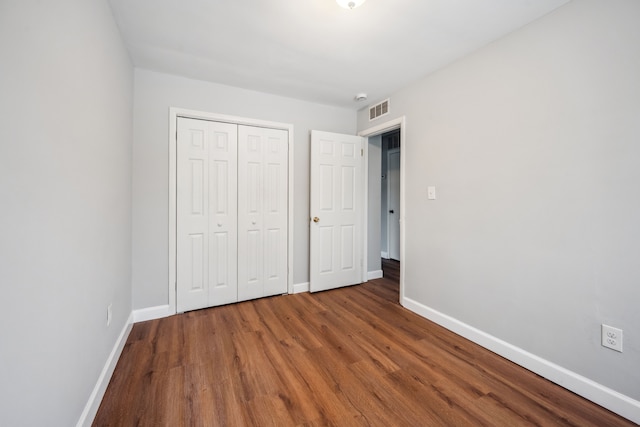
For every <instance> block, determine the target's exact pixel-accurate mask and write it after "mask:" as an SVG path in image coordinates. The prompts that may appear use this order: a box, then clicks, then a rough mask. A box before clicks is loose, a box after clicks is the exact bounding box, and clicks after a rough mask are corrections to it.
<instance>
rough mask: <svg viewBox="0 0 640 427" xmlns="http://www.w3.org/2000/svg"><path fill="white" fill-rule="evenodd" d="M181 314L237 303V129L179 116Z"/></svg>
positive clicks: (178, 284) (178, 297)
mask: <svg viewBox="0 0 640 427" xmlns="http://www.w3.org/2000/svg"><path fill="white" fill-rule="evenodd" d="M177 130H178V138H177V194H176V198H177V199H176V209H177V212H176V214H177V224H176V225H177V228H176V233H177V236H176V244H177V248H176V249H177V257H176V258H177V265H176V281H177V286H176V288H177V289H176V291H177V301H176V302H177V311H178V312H183V311H187V310H194V309H198V308H204V307H210V306H214V305H221V304H227V303H230V302H235V301H237V257H236V253H237V248H236V245H237V200H236V197H237V126H236V125H233V124H227V123H219V122H210V121H205V120H196V119H188V118H178V122H177Z"/></svg>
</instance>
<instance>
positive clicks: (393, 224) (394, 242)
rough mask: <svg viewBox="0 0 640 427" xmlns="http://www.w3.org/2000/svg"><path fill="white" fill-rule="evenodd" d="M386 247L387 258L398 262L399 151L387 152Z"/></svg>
mask: <svg viewBox="0 0 640 427" xmlns="http://www.w3.org/2000/svg"><path fill="white" fill-rule="evenodd" d="M387 185H388V188H387V210H388V213H387V233H388V234H387V246H388V252H389V258H391V259H395V260H396V261H400V150H399V149H397V148H396V149H393V150H389V151H388V152H387Z"/></svg>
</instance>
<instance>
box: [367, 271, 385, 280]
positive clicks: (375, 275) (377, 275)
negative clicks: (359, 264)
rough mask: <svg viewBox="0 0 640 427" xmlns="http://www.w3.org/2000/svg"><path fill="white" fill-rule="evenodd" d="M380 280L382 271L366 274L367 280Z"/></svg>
mask: <svg viewBox="0 0 640 427" xmlns="http://www.w3.org/2000/svg"><path fill="white" fill-rule="evenodd" d="M381 278H382V270H375V271H368V272H367V280H373V279H381Z"/></svg>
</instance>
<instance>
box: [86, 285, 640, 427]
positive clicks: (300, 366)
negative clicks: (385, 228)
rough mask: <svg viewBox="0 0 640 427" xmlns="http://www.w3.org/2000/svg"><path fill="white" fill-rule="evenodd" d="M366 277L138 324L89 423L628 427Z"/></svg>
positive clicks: (386, 286)
mask: <svg viewBox="0 0 640 427" xmlns="http://www.w3.org/2000/svg"><path fill="white" fill-rule="evenodd" d="M397 301H398V285H397V284H396V283H394V282H392V281H390V280H387V279H379V280H373V281H370V282H368V283H366V284H363V285H359V286H352V287H348V288H342V289H338V290H333V291H326V292H321V293H317V294H308V293H301V294H296V295H286V296H278V297H272V298H264V299H259V300H254V301H247V302H243V303H239V304H232V305H228V306H223V307H217V308H212V309H207V310H200V311H195V312H190V313H186V314H182V315H176V316H172V317H168V318H165V319H159V320H153V321H149V322H143V323H138V324H136V325H134V327H133V330H132V331H131V334H130V336H129V338H128V340H127V344H126V346H125V348H124V351H123V353H122V356H121V358H120V360H119V362H118V365H117V367H116V370H115V372H114V374H113V377H112V379H111V383H110V385H109V387H108V389H107V392H106V394H105V396H104V399H103V401H102V404H101V406H100V409H99V411H98V414H97V416H96V418H95V421H94V425H96V426H136V425H140V426H320V425H334V426H439V425H447V426H478V425H490V426H519V425H542V426H556V425H563V426H565V425H566V426H630V425H634V424H633V423H631V422H629V421H626V420H624V419H622V418H620V417H618V416H616V415H615V414H613V413H611V412H609V411H607V410H605V409H603V408H601V407H599V406H597V405H594V404H593V403H591V402H588V401H586V400H584V399H582V398H581V397H579V396H577V395H575V394H573V393H571V392H569V391H567V390H565V389H563V388H561V387H558V386H556V385H554V384H552V383H550V382H549V381H546V380H545V379H543V378H541V377H539V376H537V375H535V374H533V373H531V372H529V371H527V370H525V369H523V368H521V367H519V366H516V365H514V364H513V363H511V362H509V361H507V360H505V359H503V358H501V357H499V356H497V355H495V354H493V353H491V352H489V351H487V350H484V349H483V348H481V347H479V346H477V345H475V344H473V343H471V342H470V341H467V340H465V339H463V338H461V337H459V336H457V335H455V334H453V333H451V332H449V331H447V330H445V329H443V328H441V327H439V326H437V325H435V324H434V323H432V322H430V321H428V320H426V319H423V318H421V317H419V316H417V315H415V314H413V313H411V312H410V311H408V310H405V309H404V308H402V307H401V306H400V305H399V304H398V302H397Z"/></svg>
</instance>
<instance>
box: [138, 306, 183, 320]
mask: <svg viewBox="0 0 640 427" xmlns="http://www.w3.org/2000/svg"><path fill="white" fill-rule="evenodd" d="M174 314H175V313H172V312H171V310H169V304H166V305H158V306H156V307H148V308H141V309H139V310H133V313H132V315H133V323H138V322H145V321H147V320H154V319H162V318H163V317H169V316H173V315H174Z"/></svg>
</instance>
